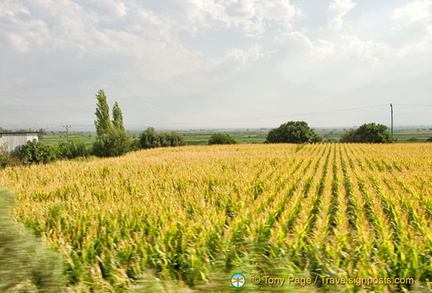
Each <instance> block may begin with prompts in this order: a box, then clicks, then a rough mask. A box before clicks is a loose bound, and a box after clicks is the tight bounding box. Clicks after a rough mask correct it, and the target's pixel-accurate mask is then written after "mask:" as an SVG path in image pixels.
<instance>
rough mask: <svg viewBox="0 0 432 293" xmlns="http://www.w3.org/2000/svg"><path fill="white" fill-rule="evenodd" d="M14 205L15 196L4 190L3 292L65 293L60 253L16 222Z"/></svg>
mask: <svg viewBox="0 0 432 293" xmlns="http://www.w3.org/2000/svg"><path fill="white" fill-rule="evenodd" d="M12 204H13V197H12V195H11V194H10V193H8V192H6V191H0V280H1V281H0V292H47V293H50V292H52V293H58V292H62V291H63V289H64V287H63V286H64V284H65V282H64V278H63V276H62V271H63V264H62V261H61V258H60V256H59V254H58V253H56V252H54V251H52V250H50V249H48V248H46V247H45V246H43V244H42V243H41V242H40V241H39V240H38V239H37V238H36V237H35V236H34V235H33V234H32V233H31V232H30V230H28V229H26V228H24V227H23V226H22V225H20V224H17V223H16V222H14V221H13V220H12V217H11V214H10V208H11V206H12Z"/></svg>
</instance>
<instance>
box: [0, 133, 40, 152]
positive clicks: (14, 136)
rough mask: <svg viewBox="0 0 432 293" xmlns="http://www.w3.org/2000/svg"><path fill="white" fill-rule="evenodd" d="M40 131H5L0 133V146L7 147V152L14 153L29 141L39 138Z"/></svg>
mask: <svg viewBox="0 0 432 293" xmlns="http://www.w3.org/2000/svg"><path fill="white" fill-rule="evenodd" d="M38 134H39V132H5V133H0V148H3V147H4V148H5V149H6V152H7V153H12V152H15V151H17V150H19V149H20V148H21V146H23V145H25V144H26V143H27V141H29V140H30V141H31V140H33V139H36V140H37V141H38V140H39V139H38Z"/></svg>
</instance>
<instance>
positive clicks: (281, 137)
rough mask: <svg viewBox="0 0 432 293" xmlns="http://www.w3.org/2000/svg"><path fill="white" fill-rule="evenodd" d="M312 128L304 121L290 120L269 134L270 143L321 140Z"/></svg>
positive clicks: (268, 140)
mask: <svg viewBox="0 0 432 293" xmlns="http://www.w3.org/2000/svg"><path fill="white" fill-rule="evenodd" d="M321 141H322V138H321V137H320V136H318V135H317V134H316V133H315V132H314V131H313V129H312V128H310V127H309V126H308V124H307V123H306V122H304V121H289V122H287V123H284V124H281V125H280V126H279V127H278V128H275V129H272V130H271V131H270V132H269V133H268V134H267V140H266V142H268V143H314V142H321Z"/></svg>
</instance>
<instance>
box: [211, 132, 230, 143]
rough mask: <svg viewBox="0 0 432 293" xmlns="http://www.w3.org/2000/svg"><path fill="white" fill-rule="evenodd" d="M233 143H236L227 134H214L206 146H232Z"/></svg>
mask: <svg viewBox="0 0 432 293" xmlns="http://www.w3.org/2000/svg"><path fill="white" fill-rule="evenodd" d="M234 143H236V141H235V140H234V139H233V138H232V137H231V136H230V135H229V134H223V133H214V134H213V135H212V136H211V137H210V139H209V141H208V144H234Z"/></svg>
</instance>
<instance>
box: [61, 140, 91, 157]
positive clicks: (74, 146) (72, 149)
mask: <svg viewBox="0 0 432 293" xmlns="http://www.w3.org/2000/svg"><path fill="white" fill-rule="evenodd" d="M88 155H90V152H89V150H88V149H87V147H86V145H85V143H84V142H82V141H79V140H75V139H71V140H67V141H61V142H60V143H59V157H61V158H66V159H74V158H78V157H87V156H88Z"/></svg>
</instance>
